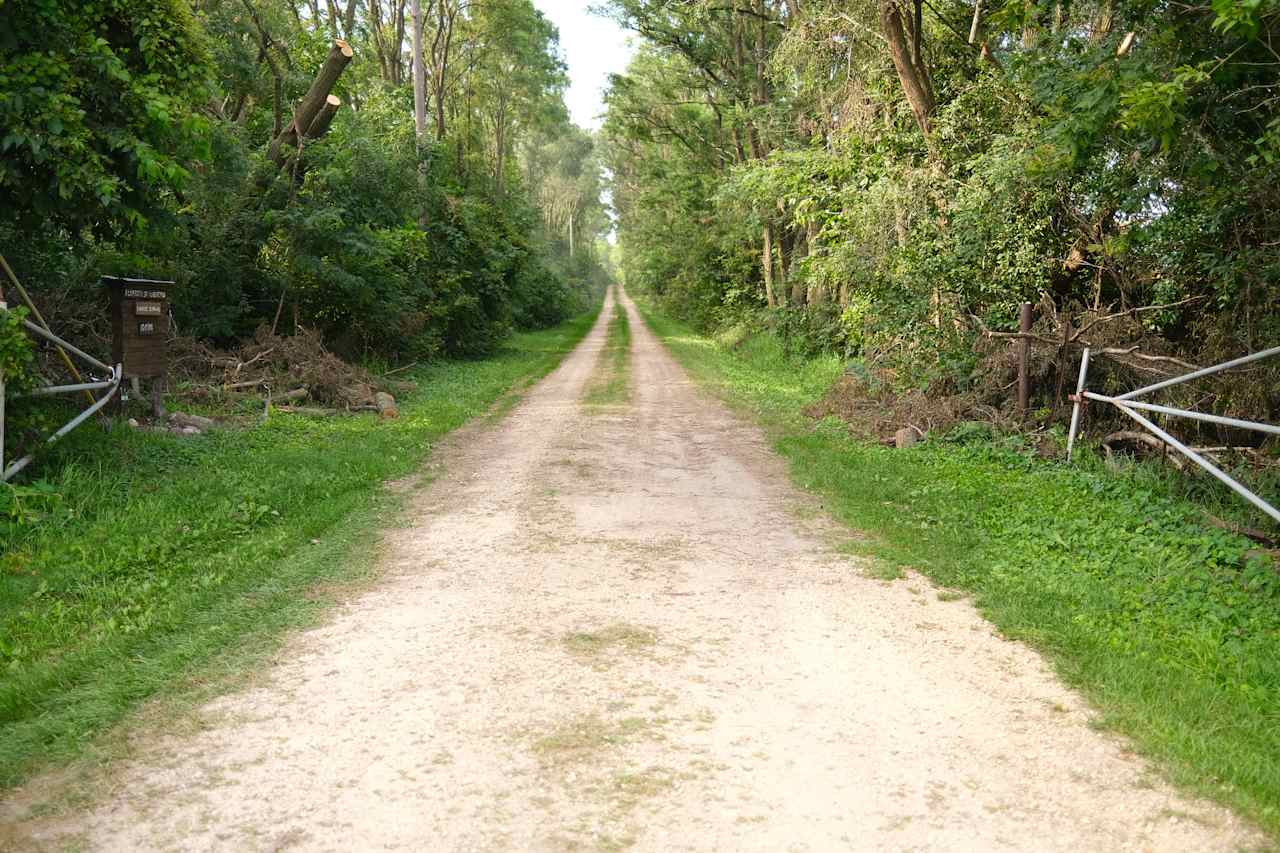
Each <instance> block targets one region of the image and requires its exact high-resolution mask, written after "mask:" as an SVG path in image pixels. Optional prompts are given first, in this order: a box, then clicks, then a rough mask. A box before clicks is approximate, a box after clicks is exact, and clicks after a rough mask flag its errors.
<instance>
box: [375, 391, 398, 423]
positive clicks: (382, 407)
mask: <svg viewBox="0 0 1280 853" xmlns="http://www.w3.org/2000/svg"><path fill="white" fill-rule="evenodd" d="M373 402H374V405H376V406H377V407H378V417H380V418H398V417H400V409H399V408H398V407H397V406H396V398H395V397H392V396H391V395H390V394H388V393H387V392H386V391H379V392H378V393H377V394H375V395H374V397H373Z"/></svg>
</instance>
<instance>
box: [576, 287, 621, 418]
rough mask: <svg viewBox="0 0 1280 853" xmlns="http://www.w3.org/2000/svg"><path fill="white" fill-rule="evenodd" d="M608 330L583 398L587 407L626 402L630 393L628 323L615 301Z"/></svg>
mask: <svg viewBox="0 0 1280 853" xmlns="http://www.w3.org/2000/svg"><path fill="white" fill-rule="evenodd" d="M608 331H609V334H608V337H607V338H606V340H605V344H604V352H603V353H601V355H600V361H599V362H598V363H597V364H596V368H595V372H594V374H593V375H592V377H591V381H590V382H589V383H588V385H587V390H586V393H585V394H584V395H583V397H582V402H583V404H584V405H586V406H587V408H588V409H596V408H600V407H603V406H614V405H618V404H620V403H625V402H626V401H627V399H628V397H629V396H630V394H631V326H630V324H629V323H628V321H627V312H626V311H624V310H623V309H622V305H621V304H620V303H616V302H615V303H614V306H613V317H611V318H610V319H609V329H608Z"/></svg>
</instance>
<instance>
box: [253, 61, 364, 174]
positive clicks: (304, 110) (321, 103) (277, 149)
mask: <svg viewBox="0 0 1280 853" xmlns="http://www.w3.org/2000/svg"><path fill="white" fill-rule="evenodd" d="M354 55H355V51H353V50H352V49H351V45H349V44H347V43H346V42H345V41H343V40H342V39H334V42H333V46H332V47H330V48H329V55H328V56H326V57H325V60H324V64H323V65H321V66H320V71H319V73H317V74H316V79H315V80H314V81H313V82H312V83H311V88H310V89H308V90H307V93H306V94H305V95H303V96H302V100H301V101H299V102H298V108H297V110H295V111H294V113H293V119H292V120H291V121H290V122H289V124H288V125H287V126H286V127H285V129H284V130H282V131H281V132H280V135H279V136H277V137H276V138H275V139H273V140H271V145H270V146H268V148H267V154H268V155H269V156H270V157H271V159H272V160H273V161H274V162H275V164H276V165H277V166H283V165H284V163H285V159H286V151H285V149H286V147H289V148H297V147H298V141H299V140H300V139H317V138H319V137H320V136H322V135H324V132H325V131H326V130H328V129H329V124H330V123H331V122H332V121H333V116H334V114H335V113H336V112H337V111H338V107H339V106H340V105H341V104H342V101H341V100H339V99H338V98H337V97H336V96H335V95H333V94H332V92H333V87H334V84H336V83H337V82H338V78H339V77H340V76H342V71H343V69H345V68H346V67H347V65H348V63H350V62H351V57H352V56H354ZM326 114H327V115H326Z"/></svg>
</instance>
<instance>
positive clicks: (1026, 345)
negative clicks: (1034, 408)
mask: <svg viewBox="0 0 1280 853" xmlns="http://www.w3.org/2000/svg"><path fill="white" fill-rule="evenodd" d="M1018 332H1019V334H1021V335H1022V337H1020V338H1018V414H1019V416H1021V417H1022V418H1023V419H1025V418H1026V417H1027V407H1028V406H1029V405H1030V404H1031V375H1030V372H1029V371H1030V366H1029V364H1028V360H1029V358H1030V355H1031V339H1030V338H1028V337H1027V335H1029V334H1031V303H1030V302H1024V303H1022V310H1021V311H1020V312H1019V314H1018Z"/></svg>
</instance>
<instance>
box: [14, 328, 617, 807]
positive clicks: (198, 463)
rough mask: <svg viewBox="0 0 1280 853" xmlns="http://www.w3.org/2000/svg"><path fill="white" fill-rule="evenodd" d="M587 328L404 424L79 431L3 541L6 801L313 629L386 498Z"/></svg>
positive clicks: (421, 374)
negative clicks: (145, 716)
mask: <svg viewBox="0 0 1280 853" xmlns="http://www.w3.org/2000/svg"><path fill="white" fill-rule="evenodd" d="M593 322H594V317H593V316H590V315H584V316H581V317H578V318H576V319H574V320H571V321H569V322H567V323H565V324H563V325H561V326H559V327H556V328H553V329H549V330H546V331H542V332H535V333H528V334H519V335H516V336H514V338H513V339H512V340H511V341H510V342H509V344H508V345H507V346H506V347H505V348H504V349H503V350H501V351H500V352H499V353H498V354H497V355H495V356H493V357H490V358H487V359H484V360H480V361H467V362H440V363H435V364H432V365H430V366H429V367H426V368H424V369H422V370H420V371H418V372H417V373H416V374H415V375H413V377H412V378H413V379H414V380H415V381H416V382H417V383H418V390H417V391H416V392H414V393H412V394H410V395H408V396H406V397H405V398H404V399H402V400H401V401H400V402H401V408H400V412H401V417H400V418H399V419H398V420H391V421H379V420H378V419H377V418H376V417H375V416H373V415H367V416H355V417H344V418H317V419H311V418H302V417H298V416H290V415H279V414H278V415H275V416H273V417H272V418H271V420H269V421H268V422H266V423H263V424H261V425H259V426H255V427H253V428H250V429H248V430H245V431H235V432H233V431H213V432H210V433H208V434H206V435H204V436H199V437H187V438H183V437H177V436H173V435H170V434H164V433H145V432H136V431H131V430H128V429H118V430H116V431H115V432H114V433H112V434H111V435H109V436H108V435H105V434H102V433H100V432H98V431H96V430H91V429H86V430H82V431H80V432H78V433H76V434H74V436H73V437H72V438H71V439H69V440H68V442H67V446H65V447H63V448H62V449H61V450H60V451H59V454H58V456H57V457H55V458H52V459H48V460H45V461H44V463H43V468H44V471H46V472H47V473H46V474H45V476H46V478H47V479H46V480H44V481H41V482H39V483H37V484H36V486H35V488H28V489H25V490H24V492H23V495H22V498H21V502H22V505H23V506H22V508H21V510H20V512H22V513H23V514H24V517H25V519H26V521H27V522H28V523H26V524H25V525H23V526H22V527H18V526H16V525H11V526H10V527H9V528H7V529H8V530H9V536H8V539H9V540H10V541H7V542H6V543H4V544H5V548H4V550H3V552H0V788H3V787H5V786H11V785H14V784H16V783H18V782H20V781H21V780H22V779H23V778H25V777H26V776H28V775H30V773H31V772H32V771H33V770H35V769H37V768H38V767H40V766H41V765H42V764H45V763H47V762H49V761H54V762H56V761H60V760H65V759H67V758H70V757H72V756H75V755H77V754H79V753H81V752H83V751H84V750H85V748H86V747H87V746H88V745H90V744H93V743H94V742H95V739H97V738H98V737H99V735H100V734H101V733H102V732H103V731H104V730H106V729H107V728H108V727H109V726H110V725H111V724H112V723H114V722H116V721H117V720H119V719H121V718H122V717H123V716H125V715H126V714H127V713H128V712H129V711H131V710H132V709H134V708H136V707H137V706H138V705H139V704H140V703H142V702H143V701H144V700H146V699H148V698H150V697H152V696H156V695H164V694H170V695H174V696H178V695H179V694H184V693H192V692H198V691H199V688H200V686H201V685H205V684H209V683H216V682H217V681H218V679H219V678H224V679H225V677H227V676H229V675H234V674H235V673H236V672H238V671H243V670H244V668H245V667H246V665H247V664H249V663H252V662H253V661H254V660H257V659H261V658H262V656H263V655H265V654H267V653H268V652H270V650H271V649H272V648H274V647H275V643H276V641H277V640H278V638H279V637H280V636H281V635H282V634H283V633H284V631H285V630H287V629H289V628H291V627H294V626H298V625H302V624H306V623H308V622H309V621H311V620H314V619H315V618H316V616H317V615H318V614H319V613H320V612H321V611H322V610H323V608H324V607H325V605H326V604H327V603H328V602H329V601H330V600H331V599H332V596H333V595H334V593H335V591H336V590H338V589H340V587H341V584H343V583H346V582H351V581H355V580H359V579H360V578H362V577H367V576H368V575H369V573H370V570H371V567H372V564H373V560H372V555H373V553H375V552H376V548H375V545H376V540H377V531H378V530H379V529H380V528H382V527H385V526H386V525H387V524H388V523H389V521H390V520H392V519H393V518H394V512H395V510H396V509H397V507H398V506H399V505H400V502H401V501H402V499H403V496H402V494H400V492H401V491H403V490H395V491H393V490H389V489H386V488H384V487H383V486H384V484H385V483H386V482H387V481H388V480H392V479H395V478H398V477H404V476H406V475H409V474H412V473H413V472H415V471H416V470H418V469H419V467H420V466H421V465H422V463H423V460H424V459H425V457H426V456H427V455H428V453H429V452H430V449H431V446H432V444H433V443H434V442H435V441H436V440H437V439H439V438H440V437H441V436H443V435H444V434H445V433H447V432H449V431H450V430H452V429H454V428H456V427H458V426H460V425H461V424H463V423H464V422H465V421H467V420H469V419H471V418H473V417H475V416H477V415H480V414H482V413H484V412H485V411H486V410H487V409H489V407H490V406H491V405H492V404H493V403H494V401H495V400H497V399H499V397H500V396H501V395H502V394H504V392H507V391H508V389H511V388H513V386H517V385H521V384H523V385H526V386H527V384H529V382H531V381H532V380H533V379H534V378H537V377H541V376H543V375H545V374H546V373H548V372H549V371H550V370H551V369H552V368H553V367H555V365H556V364H558V363H559V362H560V360H561V359H562V358H563V357H564V356H565V354H566V353H568V352H569V351H570V350H571V349H572V348H573V347H574V346H575V345H576V344H577V343H578V342H579V341H580V340H581V339H582V337H583V336H584V335H585V334H586V332H587V331H588V330H589V329H590V328H591V325H592V323H593ZM0 488H6V487H3V486H0ZM13 494H15V493H12V492H11V497H12V495H13Z"/></svg>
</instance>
